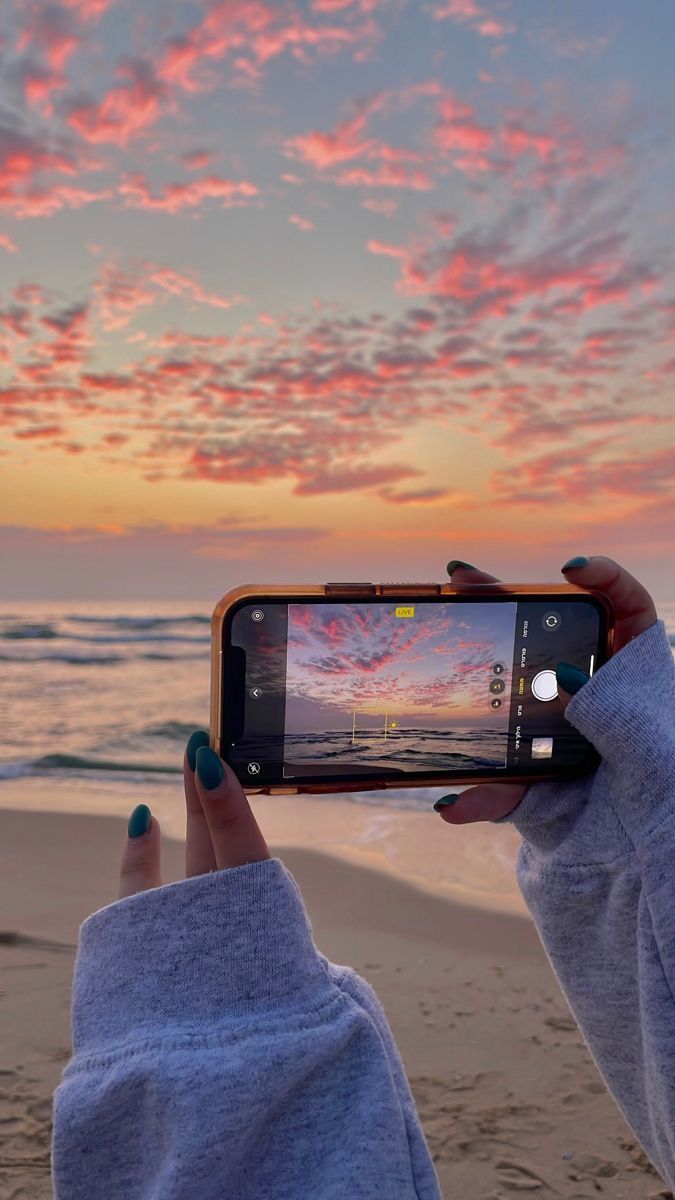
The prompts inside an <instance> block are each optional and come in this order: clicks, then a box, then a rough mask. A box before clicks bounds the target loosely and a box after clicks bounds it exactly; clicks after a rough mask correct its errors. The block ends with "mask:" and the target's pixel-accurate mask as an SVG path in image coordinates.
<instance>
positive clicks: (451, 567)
mask: <svg viewBox="0 0 675 1200" xmlns="http://www.w3.org/2000/svg"><path fill="white" fill-rule="evenodd" d="M458 567H471V570H472V571H477V570H478V567H474V565H473V563H465V562H462V560H461V558H453V559H451V560H450V562H449V563H448V566H447V572H448V575H452V572H453V571H456V570H457V568H458Z"/></svg>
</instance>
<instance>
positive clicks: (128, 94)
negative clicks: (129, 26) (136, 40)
mask: <svg viewBox="0 0 675 1200" xmlns="http://www.w3.org/2000/svg"><path fill="white" fill-rule="evenodd" d="M116 74H117V75H118V76H119V77H120V78H121V79H122V80H123V82H122V84H121V85H120V86H119V87H116V88H112V89H111V90H110V91H109V92H107V93H106V95H105V96H104V97H103V99H102V100H101V101H99V102H96V101H93V100H91V101H90V100H80V99H77V100H73V101H71V103H70V105H69V113H68V122H69V124H70V125H71V126H72V127H73V129H75V130H76V131H77V132H78V133H79V134H80V136H81V137H83V138H85V140H86V141H88V142H112V143H114V144H115V145H118V146H126V145H127V144H128V143H129V142H130V141H133V140H134V139H135V138H137V137H139V136H141V135H142V134H144V133H145V132H146V131H147V130H148V129H149V128H150V127H151V126H152V125H154V124H155V123H156V122H157V121H158V120H159V118H160V117H161V116H162V111H163V109H162V101H166V100H167V89H166V85H165V84H164V83H163V82H162V80H161V79H159V78H158V77H157V76H156V74H155V72H154V70H153V67H152V66H151V64H150V63H149V62H148V61H147V60H146V59H142V58H122V59H120V61H119V63H118V65H117V70H116Z"/></svg>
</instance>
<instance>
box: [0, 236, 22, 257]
mask: <svg viewBox="0 0 675 1200" xmlns="http://www.w3.org/2000/svg"><path fill="white" fill-rule="evenodd" d="M0 246H2V249H3V250H7V252H8V253H9V254H17V253H18V250H19V247H18V246H17V244H16V242H15V241H13V239H12V238H11V237H10V236H9V234H8V233H0Z"/></svg>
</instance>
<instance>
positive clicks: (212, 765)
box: [196, 746, 225, 792]
mask: <svg viewBox="0 0 675 1200" xmlns="http://www.w3.org/2000/svg"><path fill="white" fill-rule="evenodd" d="M196 759H197V775H198V777H199V782H200V783H203V784H204V787H205V788H206V789H207V791H209V792H210V791H212V790H213V788H217V787H218V784H219V783H222V782H223V775H224V774H225V771H224V770H223V764H222V763H221V761H220V759H219V758H218V755H217V754H216V752H215V750H212V749H211V747H210V746H200V747H199V749H198V751H197V755H196Z"/></svg>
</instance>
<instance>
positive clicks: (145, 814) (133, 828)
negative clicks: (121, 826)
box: [127, 804, 152, 837]
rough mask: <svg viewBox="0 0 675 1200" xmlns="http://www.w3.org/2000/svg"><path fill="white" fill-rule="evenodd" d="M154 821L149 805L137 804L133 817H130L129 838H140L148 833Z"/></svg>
mask: <svg viewBox="0 0 675 1200" xmlns="http://www.w3.org/2000/svg"><path fill="white" fill-rule="evenodd" d="M151 821H152V813H151V812H150V809H149V808H148V806H147V804H137V805H136V807H135V809H134V811H133V812H132V814H131V816H130V817H129V825H128V828H127V833H128V834H129V837H140V836H141V834H142V833H147V832H148V829H149V828H150V822H151Z"/></svg>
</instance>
